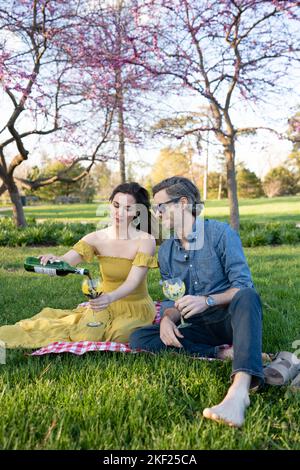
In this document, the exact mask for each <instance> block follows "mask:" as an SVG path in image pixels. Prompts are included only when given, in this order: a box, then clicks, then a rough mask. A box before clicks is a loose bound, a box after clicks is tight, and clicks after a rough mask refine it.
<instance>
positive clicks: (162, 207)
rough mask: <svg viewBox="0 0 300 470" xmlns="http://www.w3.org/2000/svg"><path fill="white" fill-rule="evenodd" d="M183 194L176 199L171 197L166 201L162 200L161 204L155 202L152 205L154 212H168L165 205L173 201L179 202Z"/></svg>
mask: <svg viewBox="0 0 300 470" xmlns="http://www.w3.org/2000/svg"><path fill="white" fill-rule="evenodd" d="M181 197H182V196H180V197H176V198H174V199H170V200H169V201H166V202H161V203H160V204H154V205H153V206H152V209H153V212H154V214H156V212H157V211H158V212H159V213H160V214H163V213H164V212H166V210H167V208H166V207H165V206H166V205H167V204H171V202H178V201H180V199H181Z"/></svg>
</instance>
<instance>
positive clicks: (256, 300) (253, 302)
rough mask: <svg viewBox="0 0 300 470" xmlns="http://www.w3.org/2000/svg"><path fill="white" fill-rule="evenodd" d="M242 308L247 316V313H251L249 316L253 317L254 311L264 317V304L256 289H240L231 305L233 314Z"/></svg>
mask: <svg viewBox="0 0 300 470" xmlns="http://www.w3.org/2000/svg"><path fill="white" fill-rule="evenodd" d="M240 308H242V309H243V311H244V312H245V314H246V312H249V314H251V315H252V314H253V310H254V311H257V312H259V313H260V315H262V304H261V300H260V296H259V294H258V293H257V292H256V290H255V289H253V288H251V287H245V288H244V289H240V290H239V291H238V292H237V293H236V294H235V296H234V297H233V299H232V301H231V303H230V310H231V312H232V313H233V312H234V311H235V310H240Z"/></svg>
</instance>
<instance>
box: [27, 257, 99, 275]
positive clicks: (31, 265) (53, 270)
mask: <svg viewBox="0 0 300 470" xmlns="http://www.w3.org/2000/svg"><path fill="white" fill-rule="evenodd" d="M24 268H25V269H26V271H31V272H35V273H38V274H48V275H49V276H67V275H68V274H81V275H83V276H88V277H90V273H89V270H88V269H85V268H74V267H73V266H70V265H69V264H68V263H66V262H65V261H61V260H59V259H58V260H54V261H53V262H50V261H48V262H47V263H46V265H45V266H44V265H42V264H41V262H40V259H39V258H35V257H33V256H30V257H29V258H26V260H25V262H24Z"/></svg>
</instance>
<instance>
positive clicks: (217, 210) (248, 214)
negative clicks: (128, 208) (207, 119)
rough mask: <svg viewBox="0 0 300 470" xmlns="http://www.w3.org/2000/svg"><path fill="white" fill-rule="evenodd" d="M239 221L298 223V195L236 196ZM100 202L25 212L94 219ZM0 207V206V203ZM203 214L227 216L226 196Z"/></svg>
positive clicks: (43, 216) (46, 216)
mask: <svg viewBox="0 0 300 470" xmlns="http://www.w3.org/2000/svg"><path fill="white" fill-rule="evenodd" d="M239 204H240V215H241V221H243V220H253V217H255V220H256V221H257V222H296V223H297V222H299V223H300V196H293V197H277V198H273V199H268V198H259V199H240V201H239ZM103 207H104V204H103V203H99V204H96V203H93V204H68V205H63V204H61V205H53V204H52V205H43V206H25V207H24V210H25V215H26V216H28V217H36V218H37V219H42V220H44V219H53V220H57V221H62V220H67V221H68V222H72V221H74V222H78V219H79V220H83V221H89V222H96V221H97V220H99V216H100V217H101V209H103ZM0 208H1V207H0ZM11 214H12V211H11V210H10V209H8V210H1V212H0V216H1V215H2V216H4V215H9V216H10V215H11ZM205 216H206V217H210V218H216V219H218V220H223V221H227V220H229V206H228V200H227V199H224V200H221V201H217V200H214V201H207V202H206V204H205Z"/></svg>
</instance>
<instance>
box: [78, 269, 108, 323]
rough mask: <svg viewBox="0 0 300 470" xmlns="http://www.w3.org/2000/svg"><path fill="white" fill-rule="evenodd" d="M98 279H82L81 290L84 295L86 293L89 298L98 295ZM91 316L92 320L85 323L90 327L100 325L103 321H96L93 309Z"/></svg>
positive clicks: (99, 293) (94, 297) (99, 292)
mask: <svg viewBox="0 0 300 470" xmlns="http://www.w3.org/2000/svg"><path fill="white" fill-rule="evenodd" d="M100 285H101V284H100V279H99V278H95V279H91V278H88V279H84V280H83V282H82V286H81V289H82V292H83V293H84V295H86V296H87V297H88V298H89V299H96V297H99V296H100V295H101V294H102V292H101V291H100ZM93 317H94V321H90V322H88V323H87V324H86V325H87V326H90V327H97V326H101V325H102V324H103V323H102V322H101V321H96V319H95V311H94V310H93Z"/></svg>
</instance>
